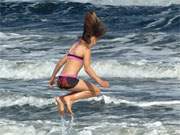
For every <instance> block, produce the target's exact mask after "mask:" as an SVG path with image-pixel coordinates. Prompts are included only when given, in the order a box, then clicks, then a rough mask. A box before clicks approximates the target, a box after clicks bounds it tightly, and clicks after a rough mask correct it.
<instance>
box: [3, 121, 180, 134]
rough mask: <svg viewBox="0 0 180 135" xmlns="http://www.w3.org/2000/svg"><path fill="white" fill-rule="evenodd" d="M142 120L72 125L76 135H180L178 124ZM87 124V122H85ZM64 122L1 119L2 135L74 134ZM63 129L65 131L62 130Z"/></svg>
mask: <svg viewBox="0 0 180 135" xmlns="http://www.w3.org/2000/svg"><path fill="white" fill-rule="evenodd" d="M139 122H142V124H138V123H135V122H134V123H131V122H128V121H127V122H118V123H113V122H111V123H110V122H104V121H103V122H100V121H98V122H97V123H92V124H91V126H85V127H83V128H82V129H76V128H74V127H72V129H73V131H74V132H73V134H76V135H93V134H98V135H116V134H119V133H121V135H139V134H142V135H171V134H173V135H179V134H176V133H179V129H178V127H177V126H175V125H173V126H171V125H165V124H164V123H163V122H161V121H155V122H143V121H141V120H140V121H139ZM85 125H87V123H86V124H85ZM63 128H67V127H63V125H62V124H60V123H58V122H53V121H51V120H36V121H14V120H7V119H0V134H1V135H24V134H25V135H54V134H62V135H72V134H68V132H69V131H67V130H62V129H63ZM62 131H63V132H62Z"/></svg>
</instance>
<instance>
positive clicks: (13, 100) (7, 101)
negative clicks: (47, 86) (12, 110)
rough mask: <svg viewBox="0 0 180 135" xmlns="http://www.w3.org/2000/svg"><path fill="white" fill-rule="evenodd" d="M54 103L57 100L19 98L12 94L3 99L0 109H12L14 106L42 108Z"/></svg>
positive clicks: (0, 101) (0, 100) (29, 97)
mask: <svg viewBox="0 0 180 135" xmlns="http://www.w3.org/2000/svg"><path fill="white" fill-rule="evenodd" d="M53 103H55V100H54V99H53V98H49V99H48V98H40V97H34V96H19V95H12V94H11V95H6V96H2V97H1V99H0V108H1V107H10V106H14V105H18V106H23V105H26V104H28V105H31V106H36V107H42V106H45V105H49V104H53Z"/></svg>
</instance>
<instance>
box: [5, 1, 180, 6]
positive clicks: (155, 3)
mask: <svg viewBox="0 0 180 135" xmlns="http://www.w3.org/2000/svg"><path fill="white" fill-rule="evenodd" d="M2 1H5V2H7V1H10V2H15V1H20V2H42V1H43V0H2ZM46 1H48V0H46ZM53 1H66V2H79V3H92V4H96V5H97V4H98V5H114V6H119V5H123V6H124V5H125V6H131V5H141V6H168V5H170V4H180V0H53Z"/></svg>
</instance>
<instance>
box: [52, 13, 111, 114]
mask: <svg viewBox="0 0 180 135" xmlns="http://www.w3.org/2000/svg"><path fill="white" fill-rule="evenodd" d="M104 33H105V27H104V25H103V23H102V22H101V21H100V19H99V18H98V17H97V16H96V13H95V12H87V13H86V15H85V20H84V31H83V35H82V37H81V38H80V39H79V41H78V42H76V43H74V44H73V45H72V47H71V48H70V49H69V52H68V53H67V54H66V55H65V56H64V57H63V58H62V59H60V60H59V61H58V63H57V65H56V67H55V69H54V71H53V74H52V76H51V79H50V81H49V86H50V87H52V86H53V84H55V77H56V74H57V73H58V71H59V70H60V68H61V67H62V66H63V65H64V67H63V69H62V72H61V74H60V76H58V79H57V81H56V83H57V85H58V86H59V88H61V89H66V90H68V91H70V93H69V94H67V95H65V96H59V97H56V98H55V99H56V102H57V104H58V110H59V113H60V114H61V115H63V114H64V104H66V107H67V111H68V112H69V113H70V114H71V115H73V112H72V109H71V108H72V104H73V103H74V102H75V101H76V100H79V99H85V98H90V97H94V96H97V95H99V93H100V89H99V88H98V87H97V86H96V85H94V84H93V83H90V82H88V81H85V80H81V79H78V78H77V75H78V73H79V71H80V69H81V68H82V67H83V66H84V70H85V72H86V73H87V74H88V75H89V76H90V77H91V78H92V79H94V80H95V81H96V82H97V83H98V84H100V86H102V87H104V88H107V87H109V83H108V81H105V80H102V79H101V78H100V77H99V76H98V75H97V74H96V73H95V71H94V70H93V69H92V68H91V66H90V63H91V48H92V47H93V46H94V45H95V44H96V41H97V40H98V39H99V38H100V37H101V36H102V35H104Z"/></svg>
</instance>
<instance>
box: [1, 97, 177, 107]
mask: <svg viewBox="0 0 180 135" xmlns="http://www.w3.org/2000/svg"><path fill="white" fill-rule="evenodd" d="M80 101H90V102H92V101H95V102H101V103H102V104H106V105H109V104H113V105H128V106H137V107H142V108H146V107H152V106H172V105H180V100H171V101H152V102H146V101H141V102H136V101H128V100H125V99H117V98H115V97H110V96H106V95H101V96H98V97H93V98H89V99H84V100H80ZM53 103H55V100H54V98H42V97H34V96H20V95H15V94H14V95H13V94H11V95H6V96H3V97H2V96H1V99H0V108H2V107H11V106H15V105H18V106H23V105H30V106H35V107H43V106H47V105H51V104H53Z"/></svg>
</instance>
